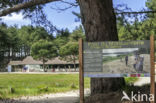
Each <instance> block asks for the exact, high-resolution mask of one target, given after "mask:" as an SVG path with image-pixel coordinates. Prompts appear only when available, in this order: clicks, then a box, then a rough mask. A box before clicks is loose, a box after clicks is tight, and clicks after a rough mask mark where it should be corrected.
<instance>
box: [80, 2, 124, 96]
mask: <svg viewBox="0 0 156 103" xmlns="http://www.w3.org/2000/svg"><path fill="white" fill-rule="evenodd" d="M78 1H79V5H80V10H81V16H82V24H83V26H84V29H85V34H86V40H87V41H90V42H92V41H117V40H118V35H117V27H116V17H115V13H114V9H113V4H112V0H78ZM124 84H125V82H124V78H91V95H94V94H97V93H108V92H111V91H117V90H119V89H121V86H123V85H124Z"/></svg>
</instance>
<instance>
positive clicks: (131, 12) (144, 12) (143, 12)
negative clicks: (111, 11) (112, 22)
mask: <svg viewBox="0 0 156 103" xmlns="http://www.w3.org/2000/svg"><path fill="white" fill-rule="evenodd" d="M147 13H156V11H139V12H137V11H130V12H120V13H116V14H147Z"/></svg>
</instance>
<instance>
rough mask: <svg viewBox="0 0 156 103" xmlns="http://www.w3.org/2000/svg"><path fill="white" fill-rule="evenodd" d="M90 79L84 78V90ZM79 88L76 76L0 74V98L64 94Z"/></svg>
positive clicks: (77, 76)
mask: <svg viewBox="0 0 156 103" xmlns="http://www.w3.org/2000/svg"><path fill="white" fill-rule="evenodd" d="M89 84H90V79H89V78H85V88H89ZM78 88H79V75H78V74H0V98H12V97H20V96H28V95H29V96H31V95H39V94H47V93H57V92H65V91H70V90H75V89H78Z"/></svg>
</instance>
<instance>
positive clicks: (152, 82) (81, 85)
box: [79, 35, 156, 103]
mask: <svg viewBox="0 0 156 103" xmlns="http://www.w3.org/2000/svg"><path fill="white" fill-rule="evenodd" d="M150 63H151V70H150V93H151V94H153V95H154V101H151V103H156V101H155V48H154V35H151V36H150ZM79 93H80V103H84V68H83V40H82V38H81V39H79Z"/></svg>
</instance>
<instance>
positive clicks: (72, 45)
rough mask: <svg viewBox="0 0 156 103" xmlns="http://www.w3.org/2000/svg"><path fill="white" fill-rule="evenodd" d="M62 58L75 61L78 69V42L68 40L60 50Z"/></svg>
mask: <svg viewBox="0 0 156 103" xmlns="http://www.w3.org/2000/svg"><path fill="white" fill-rule="evenodd" d="M59 55H60V57H61V59H63V60H65V61H67V62H73V64H74V69H75V71H76V60H78V42H68V43H67V44H65V45H64V46H62V47H61V48H60V50H59Z"/></svg>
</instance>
